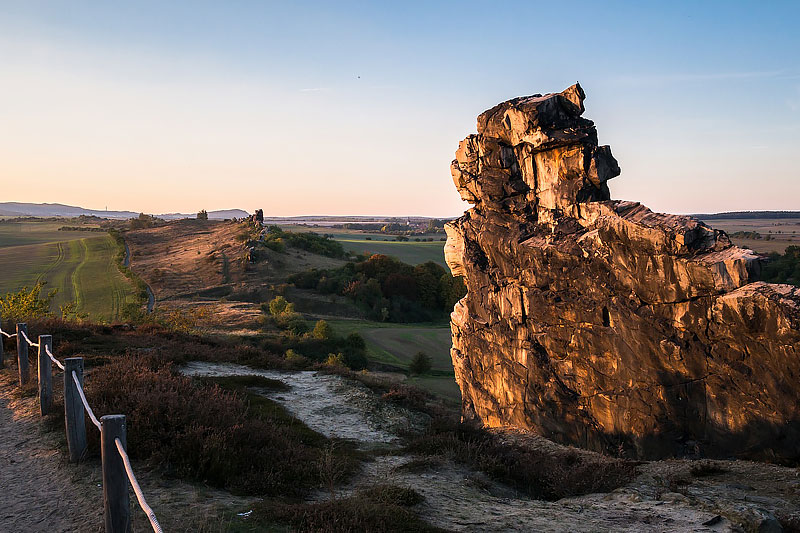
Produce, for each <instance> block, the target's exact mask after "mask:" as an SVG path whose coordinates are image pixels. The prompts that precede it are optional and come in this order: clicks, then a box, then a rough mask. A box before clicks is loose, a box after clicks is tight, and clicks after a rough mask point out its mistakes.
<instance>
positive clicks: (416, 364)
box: [408, 352, 433, 375]
mask: <svg viewBox="0 0 800 533" xmlns="http://www.w3.org/2000/svg"><path fill="white" fill-rule="evenodd" d="M432 366H433V365H432V363H431V358H430V357H429V356H428V355H427V354H425V352H417V353H416V354H415V355H414V357H413V359H411V363H410V364H409V365H408V371H409V372H411V373H412V374H416V375H422V374H427V373H428V372H430V371H431V367H432Z"/></svg>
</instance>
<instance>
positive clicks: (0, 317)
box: [0, 315, 5, 368]
mask: <svg viewBox="0 0 800 533" xmlns="http://www.w3.org/2000/svg"><path fill="white" fill-rule="evenodd" d="M0 329H3V315H0ZM3 341H5V339H4V338H3V336H2V335H0V368H4V367H5V362H4V361H3Z"/></svg>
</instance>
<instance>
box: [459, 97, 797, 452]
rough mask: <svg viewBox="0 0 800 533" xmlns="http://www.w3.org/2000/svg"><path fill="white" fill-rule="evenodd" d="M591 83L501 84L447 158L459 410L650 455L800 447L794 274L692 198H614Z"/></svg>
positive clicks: (563, 438) (562, 438)
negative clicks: (767, 263) (776, 275)
mask: <svg viewBox="0 0 800 533" xmlns="http://www.w3.org/2000/svg"><path fill="white" fill-rule="evenodd" d="M584 98H585V94H584V92H583V90H582V89H581V87H580V85H578V84H576V85H573V86H572V87H569V88H568V89H566V90H565V91H563V92H561V93H555V94H546V95H534V96H529V97H522V98H515V99H513V100H509V101H507V102H503V103H501V104H499V105H497V106H495V107H493V108H491V109H489V110H488V111H486V112H484V113H482V114H481V115H480V116H479V117H478V133H477V134H475V135H470V136H468V137H467V138H466V139H464V140H463V141H462V142H461V143H460V144H459V147H458V150H457V151H456V158H455V160H454V161H453V163H452V165H451V171H452V175H453V181H454V183H455V185H456V188H457V189H458V191H459V193H460V194H461V197H462V198H463V199H464V200H467V201H468V202H470V203H471V204H473V207H472V208H471V209H469V210H468V211H467V212H466V213H465V214H464V215H463V216H462V217H460V218H459V219H457V220H456V221H454V222H452V223H450V224H448V225H447V226H446V231H447V235H448V239H447V244H446V246H445V257H446V260H447V263H448V265H449V266H450V269H451V270H452V272H453V274H454V275H459V276H464V278H465V282H466V285H467V289H468V292H467V295H466V296H465V297H464V298H463V299H462V300H461V301H460V302H458V304H457V305H456V307H455V309H454V311H453V313H452V316H451V328H452V335H453V349H452V358H453V364H454V366H455V370H456V379H457V381H458V383H459V386H460V387H461V391H462V397H463V413H464V416H465V417H466V418H472V419H477V420H479V421H480V422H481V423H483V424H484V425H487V426H492V427H497V426H515V427H520V428H525V429H531V430H535V431H537V432H538V433H540V434H542V435H544V436H546V437H548V438H551V439H553V440H556V441H559V442H563V443H569V444H575V445H579V446H584V447H587V448H591V449H595V450H601V451H615V452H616V451H619V450H624V451H625V452H626V453H628V454H629V455H634V456H637V457H642V458H655V457H664V456H671V455H680V454H682V453H686V452H687V451H692V452H693V453H697V452H698V451H699V453H702V454H705V455H721V456H725V455H737V456H743V457H761V458H772V459H782V460H791V461H796V460H798V459H800V444H798V443H799V442H800V407H798V405H799V404H800V387H798V385H797V383H798V379H800V333H798V331H799V330H800V289H798V288H795V287H792V286H788V285H773V284H767V283H760V282H755V283H753V282H751V281H750V280H751V278H752V276H753V275H754V273H756V272H757V270H758V268H759V262H758V257H757V256H756V255H755V254H754V253H753V252H751V251H750V250H745V249H742V248H738V247H736V246H734V245H733V244H731V242H730V240H729V239H728V237H727V235H726V234H725V233H724V232H722V231H719V230H714V229H712V228H710V227H708V226H707V225H705V224H703V223H702V222H700V221H698V220H695V219H693V218H691V217H687V216H679V215H667V214H661V213H654V212H652V211H650V210H649V209H647V208H646V207H645V206H643V205H641V204H639V203H638V202H628V201H614V200H611V197H610V193H609V189H608V186H607V182H608V180H610V179H612V178H614V177H616V176H618V175H619V174H620V168H619V165H618V164H617V161H616V160H615V159H614V157H613V155H612V154H611V149H610V148H609V147H608V146H602V145H599V144H598V140H597V130H596V128H595V126H594V123H593V122H592V121H590V120H588V119H586V118H583V117H582V114H583V112H584V105H583V101H584Z"/></svg>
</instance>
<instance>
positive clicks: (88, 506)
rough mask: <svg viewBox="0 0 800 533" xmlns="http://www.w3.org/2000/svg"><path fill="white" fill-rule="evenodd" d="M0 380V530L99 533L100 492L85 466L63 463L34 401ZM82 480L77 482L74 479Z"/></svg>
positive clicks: (6, 379) (7, 379)
mask: <svg viewBox="0 0 800 533" xmlns="http://www.w3.org/2000/svg"><path fill="white" fill-rule="evenodd" d="M18 390H19V389H18V388H17V387H16V386H14V383H13V381H12V379H11V377H10V376H9V375H8V373H7V372H4V373H3V375H2V376H1V377H0V434H1V435H2V436H1V437H0V531H7V532H9V533H12V532H36V531H47V532H57V531H59V532H60V531H64V532H67V531H69V532H73V531H82V532H83V531H86V532H93V531H102V524H103V512H102V511H103V504H102V502H103V493H102V489H101V488H100V487H99V486H98V483H97V480H96V479H94V477H95V476H94V473H93V472H92V471H91V469H89V468H86V467H74V466H70V465H68V464H66V463H65V461H64V459H63V457H62V455H61V453H60V452H58V451H57V448H56V446H55V444H56V443H55V442H54V441H55V438H54V436H52V435H49V434H45V433H44V432H43V429H42V421H41V418H40V417H39V415H38V413H37V412H36V411H35V409H34V407H35V398H18V397H16V396H17V394H18V393H16V391H18ZM82 475H85V476H87V477H85V478H83V479H82V480H81V479H76V478H77V477H79V476H82Z"/></svg>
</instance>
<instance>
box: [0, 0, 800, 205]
mask: <svg viewBox="0 0 800 533" xmlns="http://www.w3.org/2000/svg"><path fill="white" fill-rule="evenodd" d="M798 21H800V3H798V2H785V3H780V2H769V3H763V2H762V3H756V2H691V3H690V2H670V3H656V2H570V3H568V4H563V3H556V2H492V3H490V2H480V3H477V2H475V3H473V2H402V3H386V2H294V3H287V2H280V3H278V2H275V3H273V2H243V1H228V2H202V1H193V2H129V3H123V2H99V1H97V2H79V1H71V2H37V1H19V2H2V1H0V64H2V65H3V68H2V70H0V190H2V191H3V193H2V199H3V200H8V201H12V200H13V201H34V202H45V201H46V202H62V203H70V204H78V205H85V206H87V207H92V208H102V207H104V206H108V207H109V208H110V209H132V210H140V211H146V212H166V211H196V210H198V209H200V208H206V209H217V208H227V207H241V208H244V209H248V210H251V211H252V210H253V209H255V208H258V207H262V208H264V209H265V212H267V213H270V214H274V215H296V214H311V213H315V214H323V213H324V214H388V215H403V214H421V215H431V216H453V215H456V214H458V213H460V212H461V211H462V210H463V209H465V208H466V207H468V206H467V205H466V204H463V203H462V202H461V201H460V200H459V198H458V195H457V193H456V192H455V189H454V188H453V185H452V182H451V181H450V175H449V163H450V160H451V159H452V157H453V152H454V151H455V149H456V147H457V144H458V141H459V140H461V139H462V138H464V137H465V136H466V135H468V134H469V133H471V132H473V131H474V129H475V117H476V116H477V115H478V114H479V113H480V112H482V111H483V110H485V109H487V108H489V107H491V106H493V105H494V104H496V103H498V102H500V101H502V100H505V99H508V98H511V97H514V96H519V95H525V94H532V93H536V92H553V91H559V90H562V89H563V88H565V87H567V86H568V85H570V84H572V83H574V82H575V81H580V82H581V84H582V85H583V87H584V89H585V90H586V93H587V100H586V107H587V112H586V116H587V117H588V118H590V119H592V120H595V122H596V123H597V126H598V131H599V137H600V141H601V143H604V144H610V145H611V147H612V150H613V152H614V154H615V155H616V157H617V159H618V160H619V162H620V165H621V167H622V169H623V173H622V175H621V176H620V177H618V178H616V179H615V180H614V181H612V182H611V184H610V185H611V192H612V195H613V197H614V198H621V199H631V200H638V201H642V202H643V203H645V204H647V205H648V206H650V207H651V208H653V209H655V210H659V211H667V212H678V213H690V212H709V211H724V210H741V209H800V202H799V201H798V199H800V179H799V178H800V172H799V171H798V170H797V164H796V162H795V159H796V154H797V152H798V151H800V150H798V146H800V60H798V52H800V37H798V33H800V32H798V31H797V24H798ZM19 183H24V184H25V187H24V188H23V189H22V190H20V188H19V186H18V185H17V184H19Z"/></svg>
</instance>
